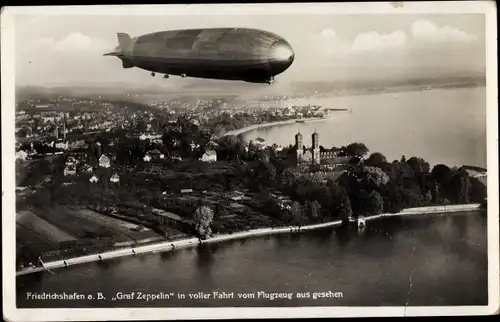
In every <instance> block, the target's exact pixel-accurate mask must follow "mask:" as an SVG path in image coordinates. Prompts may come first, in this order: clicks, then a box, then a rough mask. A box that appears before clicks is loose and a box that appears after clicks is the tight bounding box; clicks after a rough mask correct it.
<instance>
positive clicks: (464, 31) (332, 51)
mask: <svg viewBox="0 0 500 322" xmlns="http://www.w3.org/2000/svg"><path fill="white" fill-rule="evenodd" d="M484 21H485V20H484V15H481V14H446V15H443V14H441V15H411V14H398V15H395V14H392V15H384V14H364V15H362V14H360V15H345V14H342V15H341V14H337V15H333V14H329V15H326V14H325V15H305V14H304V15H233V16H217V15H210V16H207V15H199V16H195V15H190V16H174V15H170V16H168V15H167V16H165V15H164V16H138V15H130V16H124V15H120V16H116V15H115V16H105V15H99V16H97V15H93V16H92V15H81V16H78V15H72V16H40V15H38V16H34V15H33V16H22V15H20V16H16V20H15V57H16V66H15V67H16V84H17V85H42V86H43V85H54V84H57V85H61V84H82V85H83V84H93V83H127V84H143V85H149V84H156V85H161V84H165V85H161V86H174V87H175V86H181V85H182V84H184V85H185V84H186V82H189V81H190V80H187V79H182V78H178V77H171V78H170V79H168V80H162V79H161V78H159V77H156V78H153V77H151V76H150V75H149V72H147V71H144V70H140V69H138V68H131V69H123V68H122V66H121V62H120V60H119V59H117V58H115V57H105V56H102V54H103V53H105V52H107V51H110V50H112V49H113V48H114V47H115V46H116V45H117V44H118V42H117V37H116V33H117V32H126V33H128V34H129V35H130V36H132V37H134V36H139V35H142V34H145V33H149V32H156V31H160V30H170V29H184V28H211V27H246V28H258V29H264V30H267V31H270V32H273V33H276V34H278V35H280V36H282V37H283V38H285V39H286V40H287V41H288V42H289V43H290V44H291V46H292V47H293V49H294V51H295V61H294V63H293V64H292V66H291V67H290V68H289V69H288V70H287V71H285V72H284V73H283V74H281V75H278V76H277V77H276V80H277V81H278V80H279V81H280V82H282V83H287V82H293V81H297V80H300V81H328V80H342V79H349V80H367V79H369V80H378V79H387V78H394V77H402V78H405V77H406V78H407V77H426V76H440V75H450V74H451V75H459V76H469V75H477V74H479V75H484V73H485V65H486V59H485V26H484ZM207 82H208V81H207Z"/></svg>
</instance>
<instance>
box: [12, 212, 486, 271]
mask: <svg viewBox="0 0 500 322" xmlns="http://www.w3.org/2000/svg"><path fill="white" fill-rule="evenodd" d="M480 207H481V204H465V205H446V206H430V207H418V208H407V209H404V210H403V211H401V212H398V213H394V214H389V213H386V214H379V215H374V216H368V217H365V218H364V219H365V220H366V221H370V220H375V219H381V218H386V217H395V216H410V215H432V214H440V213H453V212H464V211H475V210H478V209H480ZM341 223H342V221H341V220H335V221H331V222H326V223H319V224H313V225H306V226H301V227H299V226H289V227H279V228H260V229H252V230H248V231H243V232H238V233H233V234H224V235H216V236H213V237H210V238H208V239H205V240H201V239H198V238H186V239H182V240H177V241H174V242H160V243H155V244H148V245H143V246H137V247H127V248H121V249H116V250H112V251H108V252H102V253H98V254H90V255H85V256H79V257H74V258H67V259H64V260H58V261H53V262H44V263H43V264H42V267H35V268H25V269H22V270H20V271H18V272H16V275H17V276H20V275H26V274H32V273H36V272H41V271H44V270H48V271H49V272H51V271H50V270H51V269H55V268H61V267H68V266H72V265H77V264H83V263H90V262H98V261H103V260H107V259H112V258H118V257H125V256H133V255H139V254H145V253H155V252H166V251H173V250H175V249H180V248H189V247H196V246H198V245H200V244H208V243H216V242H222V241H228V240H236V239H243V238H248V237H253V236H263V235H273V234H283V233H297V232H301V231H308V230H314V229H321V228H328V227H334V226H339V225H341Z"/></svg>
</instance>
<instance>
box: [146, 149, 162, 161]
mask: <svg viewBox="0 0 500 322" xmlns="http://www.w3.org/2000/svg"><path fill="white" fill-rule="evenodd" d="M147 155H149V157H150V158H151V159H165V155H164V154H163V153H161V152H160V150H158V149H154V150H151V151H149V152H148V153H147Z"/></svg>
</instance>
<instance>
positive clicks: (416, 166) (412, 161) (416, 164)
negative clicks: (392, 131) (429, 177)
mask: <svg viewBox="0 0 500 322" xmlns="http://www.w3.org/2000/svg"><path fill="white" fill-rule="evenodd" d="M406 163H407V164H408V165H409V166H410V167H411V168H412V169H413V171H415V172H417V173H428V172H429V170H430V165H429V163H428V162H426V161H425V160H424V159H422V158H417V157H411V158H409V159H408V160H407V161H406Z"/></svg>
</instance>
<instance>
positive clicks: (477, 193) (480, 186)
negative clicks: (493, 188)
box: [469, 178, 488, 202]
mask: <svg viewBox="0 0 500 322" xmlns="http://www.w3.org/2000/svg"><path fill="white" fill-rule="evenodd" d="M487 192H488V189H487V188H486V185H485V184H484V183H482V182H481V181H479V180H478V179H477V178H470V189H469V198H470V200H471V201H472V202H483V201H484V199H485V198H486V195H487Z"/></svg>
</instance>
